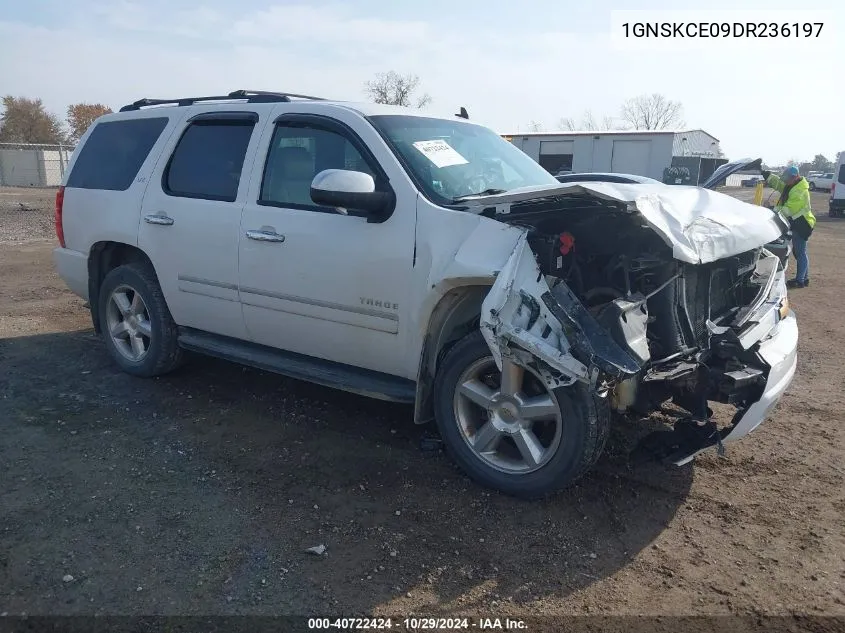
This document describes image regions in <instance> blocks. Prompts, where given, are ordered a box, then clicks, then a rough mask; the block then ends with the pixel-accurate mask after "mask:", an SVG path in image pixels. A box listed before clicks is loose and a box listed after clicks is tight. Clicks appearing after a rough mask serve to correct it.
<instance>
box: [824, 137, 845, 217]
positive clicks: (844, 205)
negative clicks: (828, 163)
mask: <svg viewBox="0 0 845 633" xmlns="http://www.w3.org/2000/svg"><path fill="white" fill-rule="evenodd" d="M843 156H845V152H839V160H838V161H837V163H836V170H835V171H834V172H833V173H834V174H836V178H835V180H834V181H833V182H832V183H831V184H830V198H829V201H828V215H830V217H832V218H841V217H842V216H843V214H845V163H843Z"/></svg>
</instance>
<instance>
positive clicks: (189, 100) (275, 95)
mask: <svg viewBox="0 0 845 633" xmlns="http://www.w3.org/2000/svg"><path fill="white" fill-rule="evenodd" d="M291 97H293V98H294V99H309V100H313V101H325V99H323V98H321V97H309V96H308V95H300V94H295V93H293V92H265V91H261V90H235V91H233V92H230V93H229V94H227V95H215V96H210V97H181V98H179V99H149V98H146V97H145V98H144V99H138V101H134V102H133V103H130V104H129V105H125V106H123V107H122V108H121V109H120V111H121V112H128V111H130V110H140V109H141V108H147V107H151V106H160V105H176V106H189V105H193V104H195V103H201V102H203V101H232V100H235V99H237V100H246V102H247V103H280V102H286V101H290V100H291Z"/></svg>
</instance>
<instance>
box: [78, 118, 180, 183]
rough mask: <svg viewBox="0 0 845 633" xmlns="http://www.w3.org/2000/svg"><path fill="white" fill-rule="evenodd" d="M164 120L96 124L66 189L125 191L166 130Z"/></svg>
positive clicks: (128, 120) (152, 119)
mask: <svg viewBox="0 0 845 633" xmlns="http://www.w3.org/2000/svg"><path fill="white" fill-rule="evenodd" d="M167 121H168V119H167V118H166V117H155V118H141V119H127V120H124V121H103V122H102V123H97V125H96V127H94V129H93V130H91V134H90V135H89V136H88V139H87V140H86V141H85V144H84V145H83V146H82V148H81V149H80V151H79V158H77V159H76V163H75V164H74V166H73V170H72V171H71V172H70V175H69V176H68V180H67V186H68V187H77V188H79V189H105V190H110V191H125V190H126V189H128V188H129V186H130V185H131V184H132V181H133V180H135V176H137V175H138V171H139V170H140V169H141V165H143V164H144V161H145V160H146V158H147V155H148V154H149V153H150V150H151V149H152V148H153V145H155V142H156V141H157V140H158V137H159V136H161V132H162V130H164V128H165V127H166V126H167Z"/></svg>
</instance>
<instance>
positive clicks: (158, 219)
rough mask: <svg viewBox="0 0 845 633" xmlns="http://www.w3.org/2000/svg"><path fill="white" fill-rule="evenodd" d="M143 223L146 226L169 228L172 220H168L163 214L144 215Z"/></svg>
mask: <svg viewBox="0 0 845 633" xmlns="http://www.w3.org/2000/svg"><path fill="white" fill-rule="evenodd" d="M144 222H146V223H147V224H160V225H161V226H170V225H171V224H173V218H169V217H167V216H166V215H164V214H160V215H145V216H144Z"/></svg>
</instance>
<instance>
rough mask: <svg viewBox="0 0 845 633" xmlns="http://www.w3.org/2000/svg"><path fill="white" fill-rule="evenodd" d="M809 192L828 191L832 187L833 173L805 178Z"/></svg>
mask: <svg viewBox="0 0 845 633" xmlns="http://www.w3.org/2000/svg"><path fill="white" fill-rule="evenodd" d="M807 182H808V183H809V184H810V191H830V190H831V188H832V187H833V172H830V173H829V174H822V175H821V176H814V177H809V178H807Z"/></svg>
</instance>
